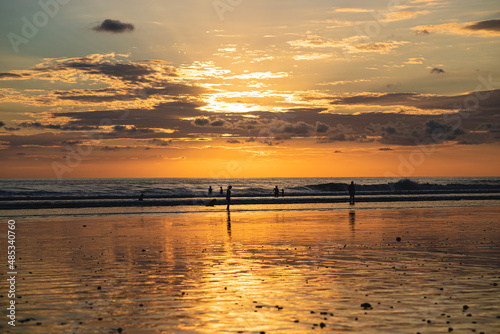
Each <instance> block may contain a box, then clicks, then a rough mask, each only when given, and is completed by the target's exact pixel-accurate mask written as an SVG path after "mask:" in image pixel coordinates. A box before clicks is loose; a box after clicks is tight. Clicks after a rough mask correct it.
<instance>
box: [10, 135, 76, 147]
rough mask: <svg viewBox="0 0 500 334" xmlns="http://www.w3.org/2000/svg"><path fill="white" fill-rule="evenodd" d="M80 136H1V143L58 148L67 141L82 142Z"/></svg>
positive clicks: (16, 145) (14, 145)
mask: <svg viewBox="0 0 500 334" xmlns="http://www.w3.org/2000/svg"><path fill="white" fill-rule="evenodd" d="M81 139H83V138H79V135H75V134H74V133H68V132H65V133H58V134H54V133H52V132H45V133H38V134H33V135H22V136H20V135H14V134H8V135H4V136H2V135H0V141H1V142H7V143H8V145H9V146H11V147H19V146H22V147H30V146H31V147H57V146H60V145H61V143H62V142H64V141H67V140H81Z"/></svg>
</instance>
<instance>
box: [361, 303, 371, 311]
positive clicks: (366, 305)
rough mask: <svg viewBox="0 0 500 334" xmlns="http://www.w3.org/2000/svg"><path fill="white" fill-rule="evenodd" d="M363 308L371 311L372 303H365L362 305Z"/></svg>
mask: <svg viewBox="0 0 500 334" xmlns="http://www.w3.org/2000/svg"><path fill="white" fill-rule="evenodd" d="M361 307H362V308H364V309H365V310H371V309H372V306H371V304H370V303H363V304H361Z"/></svg>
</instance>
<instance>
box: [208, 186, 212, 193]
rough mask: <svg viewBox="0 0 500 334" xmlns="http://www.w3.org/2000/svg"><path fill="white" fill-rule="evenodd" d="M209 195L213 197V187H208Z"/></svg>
mask: <svg viewBox="0 0 500 334" xmlns="http://www.w3.org/2000/svg"><path fill="white" fill-rule="evenodd" d="M208 194H209V195H212V186H210V187H208Z"/></svg>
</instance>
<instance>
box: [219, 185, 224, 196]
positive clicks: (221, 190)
mask: <svg viewBox="0 0 500 334" xmlns="http://www.w3.org/2000/svg"><path fill="white" fill-rule="evenodd" d="M220 194H221V195H222V194H224V190H223V189H222V187H220Z"/></svg>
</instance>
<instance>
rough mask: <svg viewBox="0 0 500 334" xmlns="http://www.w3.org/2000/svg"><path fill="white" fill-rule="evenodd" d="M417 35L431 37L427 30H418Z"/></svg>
mask: <svg viewBox="0 0 500 334" xmlns="http://www.w3.org/2000/svg"><path fill="white" fill-rule="evenodd" d="M416 34H417V35H429V34H430V32H429V30H427V29H422V30H418V31H417V32H416Z"/></svg>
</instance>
